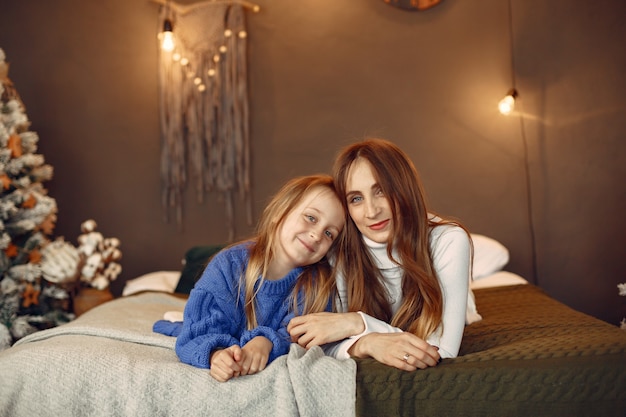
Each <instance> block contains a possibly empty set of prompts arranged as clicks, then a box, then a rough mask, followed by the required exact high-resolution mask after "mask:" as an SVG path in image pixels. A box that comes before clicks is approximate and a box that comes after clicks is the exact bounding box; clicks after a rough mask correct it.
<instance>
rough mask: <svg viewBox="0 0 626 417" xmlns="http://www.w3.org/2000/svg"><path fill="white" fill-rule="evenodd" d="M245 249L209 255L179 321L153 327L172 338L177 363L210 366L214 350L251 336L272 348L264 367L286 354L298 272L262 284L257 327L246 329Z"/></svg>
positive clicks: (242, 342)
mask: <svg viewBox="0 0 626 417" xmlns="http://www.w3.org/2000/svg"><path fill="white" fill-rule="evenodd" d="M248 249H249V243H242V244H239V245H236V246H233V247H231V248H227V249H224V250H222V251H221V252H219V253H218V254H216V255H215V256H214V257H213V259H212V260H211V262H209V264H208V265H207V267H206V269H205V270H204V272H203V274H202V276H201V277H200V279H199V280H198V282H196V285H195V286H194V288H193V290H192V291H191V293H190V294H189V300H188V301H187V304H186V305H185V312H184V316H183V322H182V323H181V322H177V323H171V322H167V321H164V320H160V321H158V322H156V323H155V325H154V327H153V329H154V331H155V332H158V333H162V334H166V335H170V336H177V339H176V354H177V355H178V357H179V358H180V360H181V361H182V362H184V363H187V364H189V365H193V366H196V367H199V368H210V363H209V357H210V355H211V352H213V351H214V350H215V349H218V348H226V347H229V346H232V345H239V346H242V347H243V346H244V345H245V344H246V343H247V342H248V341H250V340H251V339H253V338H254V337H256V336H264V337H266V338H267V339H269V340H270V341H271V342H272V344H273V347H272V351H271V352H270V356H269V360H268V364H269V363H270V362H271V361H273V360H274V359H276V358H277V357H278V356H281V355H285V354H287V353H288V352H289V346H290V344H291V340H290V336H289V333H288V332H287V324H288V323H289V320H291V318H292V317H293V316H294V312H293V311H292V308H291V305H292V303H293V298H292V292H293V288H294V285H295V283H296V280H297V279H298V277H299V276H300V274H301V273H302V271H303V268H295V269H293V270H291V271H290V272H289V273H288V274H287V275H286V276H284V277H283V278H281V279H278V280H271V281H270V280H267V281H264V282H263V284H262V285H261V288H260V289H259V291H258V293H257V295H256V307H257V310H256V313H257V321H258V326H257V327H256V328H254V329H253V330H247V325H246V323H247V321H246V314H245V310H244V303H245V296H244V293H243V291H239V283H240V279H242V276H243V273H244V271H245V269H246V266H247V265H248V259H249V251H248ZM329 306H330V305H329Z"/></svg>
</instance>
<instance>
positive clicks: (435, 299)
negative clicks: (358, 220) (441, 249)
mask: <svg viewBox="0 0 626 417" xmlns="http://www.w3.org/2000/svg"><path fill="white" fill-rule="evenodd" d="M357 159H362V160H366V161H368V162H369V163H370V164H371V166H372V170H373V172H374V176H375V179H376V181H377V183H378V185H379V186H380V188H381V190H382V191H383V193H384V195H385V197H386V198H387V199H388V201H389V205H390V207H391V211H392V215H393V233H391V234H390V235H389V241H388V242H387V254H388V256H389V258H390V259H392V260H393V261H394V262H396V263H397V264H398V265H399V266H400V267H401V268H402V271H403V280H402V294H403V301H402V305H401V306H400V308H399V309H398V311H397V312H396V313H395V314H392V310H391V305H390V303H389V301H388V300H387V296H386V295H387V291H386V289H385V287H384V285H383V277H382V275H381V273H380V271H379V269H378V268H377V267H376V264H375V263H374V260H373V259H372V257H371V256H370V253H369V251H368V249H367V247H366V246H365V243H364V242H363V238H362V236H361V233H360V232H359V230H358V229H357V227H356V225H355V224H354V222H353V221H352V220H351V219H350V218H349V216H348V221H347V222H346V226H345V228H344V229H345V235H344V237H343V239H342V247H341V248H340V249H339V250H338V253H337V255H336V256H337V263H336V266H337V268H338V271H339V272H340V273H342V274H343V275H344V277H345V279H346V284H347V288H348V310H349V311H363V312H365V313H367V314H369V315H371V316H373V317H376V318H378V319H381V320H384V321H386V322H387V323H390V324H391V325H392V326H395V327H398V328H401V329H403V330H405V331H408V332H411V333H414V334H415V335H417V336H419V337H421V338H423V339H425V338H427V337H428V336H429V335H430V334H431V333H433V332H434V331H435V330H436V329H437V327H439V325H440V324H441V323H442V316H443V295H442V289H441V286H440V285H439V280H438V278H437V275H436V272H435V269H434V266H433V259H432V254H431V252H430V245H429V237H430V231H431V229H432V228H433V227H435V226H437V225H441V224H455V225H459V226H461V225H460V224H459V223H458V222H454V221H449V220H441V221H434V220H432V219H429V211H428V208H427V204H426V197H425V193H424V190H423V187H422V184H421V180H420V178H419V175H418V173H417V170H416V169H415V166H414V165H413V163H412V162H411V160H410V159H409V157H408V156H407V155H406V154H405V153H404V152H403V151H402V150H401V149H400V148H399V147H398V146H396V145H395V144H393V143H392V142H389V141H387V140H384V139H367V140H364V141H361V142H357V143H354V144H352V145H349V146H347V147H346V148H344V149H343V150H342V151H341V152H340V153H339V155H338V156H337V158H336V160H335V165H334V169H333V174H334V178H335V188H336V189H337V192H338V193H339V195H340V196H341V197H342V198H341V202H342V204H343V206H344V208H345V209H346V213H348V202H347V200H346V197H345V196H346V195H347V190H346V186H347V183H348V176H349V174H350V170H351V167H352V166H353V164H354V162H355V161H356V160H357ZM430 214H432V212H431V213H430ZM461 227H462V226H461ZM394 247H395V248H396V250H397V251H398V256H399V258H400V259H394V258H393V256H392V249H393V248H394Z"/></svg>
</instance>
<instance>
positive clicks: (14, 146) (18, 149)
mask: <svg viewBox="0 0 626 417" xmlns="http://www.w3.org/2000/svg"><path fill="white" fill-rule="evenodd" d="M7 148H9V149H10V150H11V156H12V157H13V158H18V157H20V156H22V138H21V137H20V135H11V136H9V142H8V143H7Z"/></svg>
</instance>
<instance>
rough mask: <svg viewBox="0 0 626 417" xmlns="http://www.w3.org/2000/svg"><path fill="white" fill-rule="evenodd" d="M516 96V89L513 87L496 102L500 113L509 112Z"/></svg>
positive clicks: (512, 107) (513, 106) (513, 105)
mask: <svg viewBox="0 0 626 417" xmlns="http://www.w3.org/2000/svg"><path fill="white" fill-rule="evenodd" d="M516 98H517V91H516V90H515V89H511V90H509V92H508V93H506V96H505V97H504V98H503V99H502V100H500V103H498V109H499V110H500V113H502V114H510V113H511V112H512V111H513V109H514V108H515V99H516Z"/></svg>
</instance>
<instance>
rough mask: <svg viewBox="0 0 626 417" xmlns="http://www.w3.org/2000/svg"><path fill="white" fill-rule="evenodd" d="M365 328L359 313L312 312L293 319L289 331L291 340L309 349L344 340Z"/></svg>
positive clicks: (288, 327)
mask: <svg viewBox="0 0 626 417" xmlns="http://www.w3.org/2000/svg"><path fill="white" fill-rule="evenodd" d="M364 330H365V324H364V323H363V319H362V318H361V315H360V314H358V313H327V312H323V313H312V314H306V315H304V316H297V317H294V318H293V319H291V321H290V322H289V325H288V326H287V331H288V332H289V334H290V335H291V341H292V342H294V343H297V344H299V345H300V346H302V347H303V348H306V349H309V348H311V347H313V346H319V345H323V344H326V343H331V342H336V341H338V340H343V339H345V338H346V337H350V336H354V335H357V334H359V333H362V332H363V331H364Z"/></svg>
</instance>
